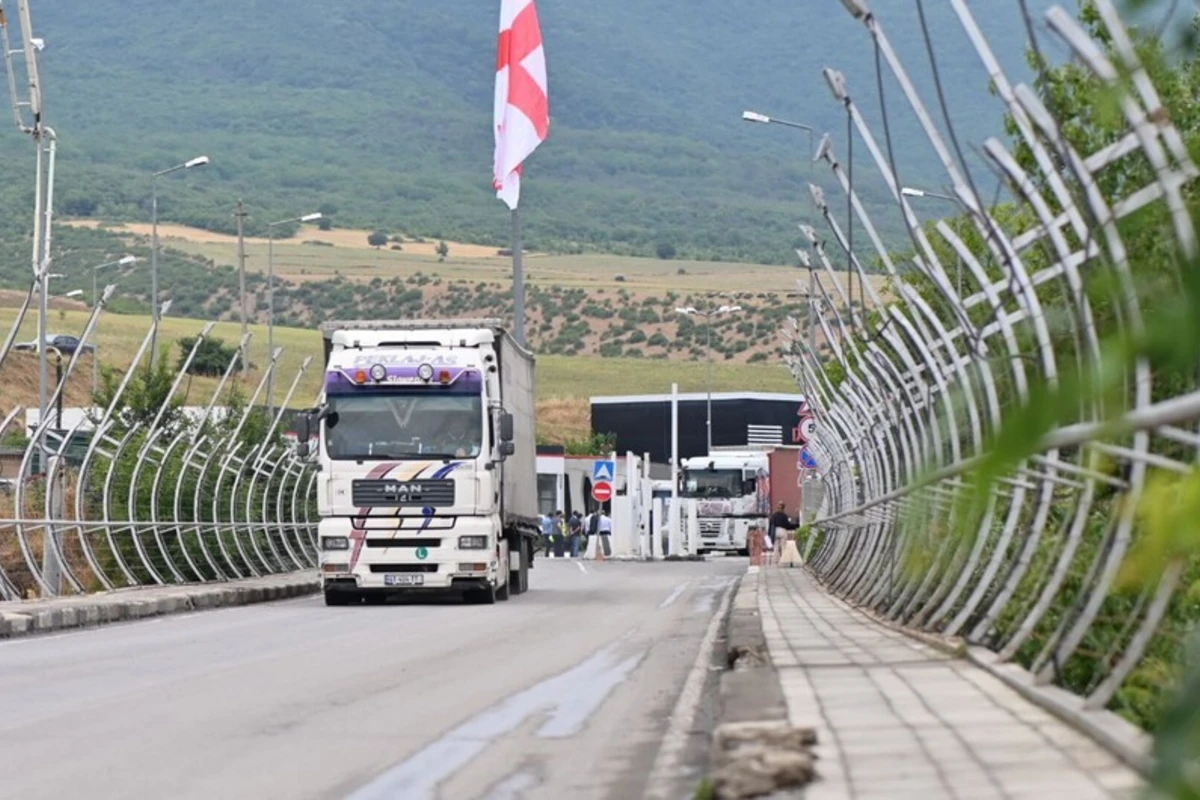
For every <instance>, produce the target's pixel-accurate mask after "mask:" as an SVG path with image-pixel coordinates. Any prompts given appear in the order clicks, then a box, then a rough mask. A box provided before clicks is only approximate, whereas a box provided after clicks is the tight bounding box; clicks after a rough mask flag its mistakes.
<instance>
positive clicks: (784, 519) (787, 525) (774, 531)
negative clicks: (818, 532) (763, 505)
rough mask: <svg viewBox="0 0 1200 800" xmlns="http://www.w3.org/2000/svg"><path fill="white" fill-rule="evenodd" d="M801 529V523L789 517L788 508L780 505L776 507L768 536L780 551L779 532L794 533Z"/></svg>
mask: <svg viewBox="0 0 1200 800" xmlns="http://www.w3.org/2000/svg"><path fill="white" fill-rule="evenodd" d="M799 527H800V523H799V522H797V521H794V520H793V519H792V518H791V517H789V516H788V515H787V506H786V505H785V504H783V503H780V504H779V505H778V506H776V507H775V513H774V514H772V515H771V523H770V525H768V526H767V536H768V537H769V538H770V540H771V542H772V544H773V545H774V547H775V550H776V551H779V550H780V547H779V531H794V530H796V528H799Z"/></svg>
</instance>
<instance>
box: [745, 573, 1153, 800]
mask: <svg viewBox="0 0 1200 800" xmlns="http://www.w3.org/2000/svg"><path fill="white" fill-rule="evenodd" d="M758 581H759V592H758V603H759V611H760V613H761V616H762V622H763V632H764V634H765V636H766V640H767V645H768V649H769V652H770V655H771V660H772V661H773V662H774V665H775V667H776V668H777V669H778V672H779V680H780V683H781V685H782V689H783V694H784V697H785V700H786V703H787V708H788V717H789V721H790V722H791V723H792V724H793V725H806V726H812V727H814V728H815V729H816V731H817V737H818V738H817V746H816V747H815V748H814V750H815V752H816V754H817V756H818V761H817V764H816V770H817V776H818V777H817V780H816V782H814V783H813V784H811V785H810V786H809V787H808V788H807V789H806V790H805V791H804V794H803V796H804V797H805V798H811V800H834V799H835V798H838V799H840V798H853V799H854V800H870V799H871V798H891V800H897V799H898V798H908V797H911V798H921V800H933V798H943V797H945V798H964V799H965V798H972V799H974V798H980V800H983V799H984V798H1040V799H1043V800H1044V798H1052V797H1054V798H1057V797H1061V798H1069V799H1070V800H1089V799H1090V798H1131V797H1134V796H1136V792H1137V790H1138V789H1139V787H1140V786H1141V780H1140V778H1139V776H1138V775H1137V773H1136V772H1135V771H1133V770H1132V769H1130V768H1129V767H1127V766H1125V765H1124V764H1122V763H1121V762H1119V761H1118V760H1117V759H1116V758H1115V757H1114V756H1113V755H1111V754H1109V753H1108V752H1107V751H1106V750H1104V749H1102V748H1101V747H1100V746H1099V745H1097V744H1096V743H1095V742H1094V741H1093V740H1092V739H1090V738H1088V737H1086V736H1084V735H1083V734H1082V733H1079V732H1077V731H1076V730H1075V729H1074V728H1072V727H1070V726H1069V725H1067V724H1066V723H1065V722H1063V721H1061V720H1060V719H1058V718H1057V717H1054V716H1052V715H1051V714H1049V713H1047V712H1046V711H1043V710H1042V709H1040V708H1038V707H1037V706H1035V705H1033V704H1032V703H1030V702H1029V701H1027V700H1025V699H1024V698H1023V697H1021V696H1020V695H1019V694H1017V693H1016V692H1015V691H1014V690H1012V689H1010V688H1009V687H1008V686H1007V685H1005V684H1004V683H1003V682H1002V681H1001V680H999V679H998V678H996V677H993V676H992V675H990V674H989V673H988V672H986V671H984V670H983V669H981V668H979V667H976V666H974V665H972V664H971V663H970V662H968V661H966V660H965V659H959V658H955V657H953V656H950V655H948V654H947V653H944V652H942V651H941V650H938V649H936V648H934V647H932V646H929V645H926V644H923V643H921V642H919V641H917V640H915V639H913V638H910V637H908V636H906V635H904V634H903V633H900V632H899V631H895V630H892V629H890V628H888V627H885V626H884V625H881V624H879V623H878V622H876V621H874V620H873V619H871V618H870V617H869V616H867V615H866V614H864V613H862V612H860V611H858V610H856V609H854V608H853V607H851V606H849V605H848V604H846V603H843V602H842V601H840V600H838V599H836V598H834V597H832V596H831V595H829V594H828V593H826V592H825V591H824V590H823V589H822V588H821V587H820V586H819V584H818V583H817V582H816V581H815V580H814V579H813V577H812V576H811V575H810V573H809V572H808V570H807V569H803V568H797V569H787V568H780V567H764V568H762V569H761V570H760V571H759V573H758Z"/></svg>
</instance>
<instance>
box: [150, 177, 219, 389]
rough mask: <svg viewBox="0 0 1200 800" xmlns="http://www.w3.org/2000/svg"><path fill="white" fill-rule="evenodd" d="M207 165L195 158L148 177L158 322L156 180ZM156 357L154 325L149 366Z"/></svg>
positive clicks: (152, 273)
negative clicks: (173, 173)
mask: <svg viewBox="0 0 1200 800" xmlns="http://www.w3.org/2000/svg"><path fill="white" fill-rule="evenodd" d="M207 163H208V156H196V157H195V158H192V159H189V160H187V161H185V162H183V163H182V164H176V165H175V166H173V167H168V168H167V169H162V170H159V171H158V172H155V173H154V174H153V175H151V176H150V319H151V321H152V322H154V323H157V322H158V179H159V178H161V177H162V176H164V175H170V174H171V173H172V172H179V171H180V170H184V169H192V168H193V167H203V166H204V165H205V164H207ZM157 357H158V325H157V324H155V326H154V328H153V329H152V331H151V334H150V365H151V366H153V365H154V360H155V359H156V358H157Z"/></svg>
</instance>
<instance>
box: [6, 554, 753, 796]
mask: <svg viewBox="0 0 1200 800" xmlns="http://www.w3.org/2000/svg"><path fill="white" fill-rule="evenodd" d="M744 565H745V562H744V560H741V559H729V560H716V561H711V562H706V563H657V564H637V563H615V562H607V563H601V564H593V563H590V562H589V563H587V564H586V565H582V566H581V565H580V564H579V563H576V562H570V561H547V560H539V561H538V562H537V565H536V569H535V570H534V572H533V574H532V575H531V579H532V583H533V588H532V590H531V591H530V592H529V593H528V594H526V595H523V596H520V597H517V598H514V599H513V600H511V601H509V602H507V603H499V604H497V605H495V606H490V607H488V606H462V605H456V604H420V605H410V604H403V605H395V604H393V605H388V606H382V607H371V606H359V607H351V608H326V607H325V606H324V605H323V604H322V601H321V600H320V599H319V598H305V599H303V600H297V601H287V602H281V603H275V604H267V605H259V606H250V607H242V608H235V609H228V610H221V611H212V612H202V613H196V614H189V615H184V616H175V617H163V618H160V619H156V620H148V621H145V622H138V623H131V624H128V625H122V626H115V627H111V628H102V629H96V630H91V631H81V632H75V633H68V634H63V635H58V636H49V637H35V638H30V639H23V640H13V641H11V642H5V643H0V797H20V798H23V799H24V800H30V799H31V798H63V797H74V796H82V797H87V798H89V800H95V799H98V798H162V797H171V798H206V799H207V798H214V797H222V798H243V797H246V798H250V797H252V798H275V797H278V798H307V797H313V798H326V797H329V798H333V797H338V798H340V797H348V798H354V800H368V799H369V798H405V799H407V798H412V799H413V800H422V799H423V798H447V799H448V798H454V800H471V799H472V798H479V800H505V799H506V798H531V800H538V799H539V798H546V799H547V800H560V799H561V798H571V800H585V799H587V798H613V800H617V799H618V798H619V800H630V799H631V798H642V797H652V796H656V795H658V794H660V793H662V794H663V796H666V795H667V794H669V795H671V796H673V797H681V796H684V794H685V793H687V794H690V791H689V790H691V789H694V787H695V782H696V781H697V780H698V777H699V773H698V772H697V767H698V766H699V765H700V762H702V760H703V754H704V752H705V748H706V747H707V737H706V735H705V734H704V731H703V727H704V725H703V720H704V717H705V716H706V713H707V711H706V702H708V700H706V698H705V693H704V692H703V691H702V690H703V688H704V685H705V684H706V683H709V684H710V683H711V680H712V676H713V675H715V672H714V671H713V670H712V669H711V668H710V654H709V652H708V646H709V645H711V642H712V640H713V636H714V635H715V634H716V632H717V628H718V626H717V625H716V616H715V615H716V614H717V612H718V610H719V609H720V607H721V603H722V601H723V600H724V599H725V597H726V596H727V593H728V591H729V589H730V588H731V587H732V585H733V583H734V581H735V580H736V577H737V575H738V574H739V573H741V572H742V571H743V570H744V568H745V566H744ZM702 645H704V646H702ZM665 788H670V789H671V791H670V792H669V793H664V792H662V790H663V789H665Z"/></svg>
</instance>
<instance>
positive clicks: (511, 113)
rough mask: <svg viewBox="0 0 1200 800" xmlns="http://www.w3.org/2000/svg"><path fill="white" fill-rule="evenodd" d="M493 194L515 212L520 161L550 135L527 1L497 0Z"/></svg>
mask: <svg viewBox="0 0 1200 800" xmlns="http://www.w3.org/2000/svg"><path fill="white" fill-rule="evenodd" d="M495 132H496V159H495V166H494V169H493V178H492V186H493V188H495V190H496V196H497V197H499V198H500V199H501V200H503V201H504V202H505V203H507V204H508V207H509V208H510V209H514V210H515V209H516V207H517V201H518V200H519V199H520V195H521V163H522V162H523V161H525V159H526V158H528V157H529V155H530V154H531V153H532V152H533V151H534V150H536V149H537V146H538V145H540V144H541V143H542V142H543V141H544V140H545V139H546V135H547V134H548V133H549V132H550V102H549V96H548V94H547V91H546V53H545V51H544V50H543V49H542V31H541V28H540V27H539V26H538V18H537V9H535V8H534V5H533V0H501V3H500V43H499V46H498V47H497V53H496V107H495Z"/></svg>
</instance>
